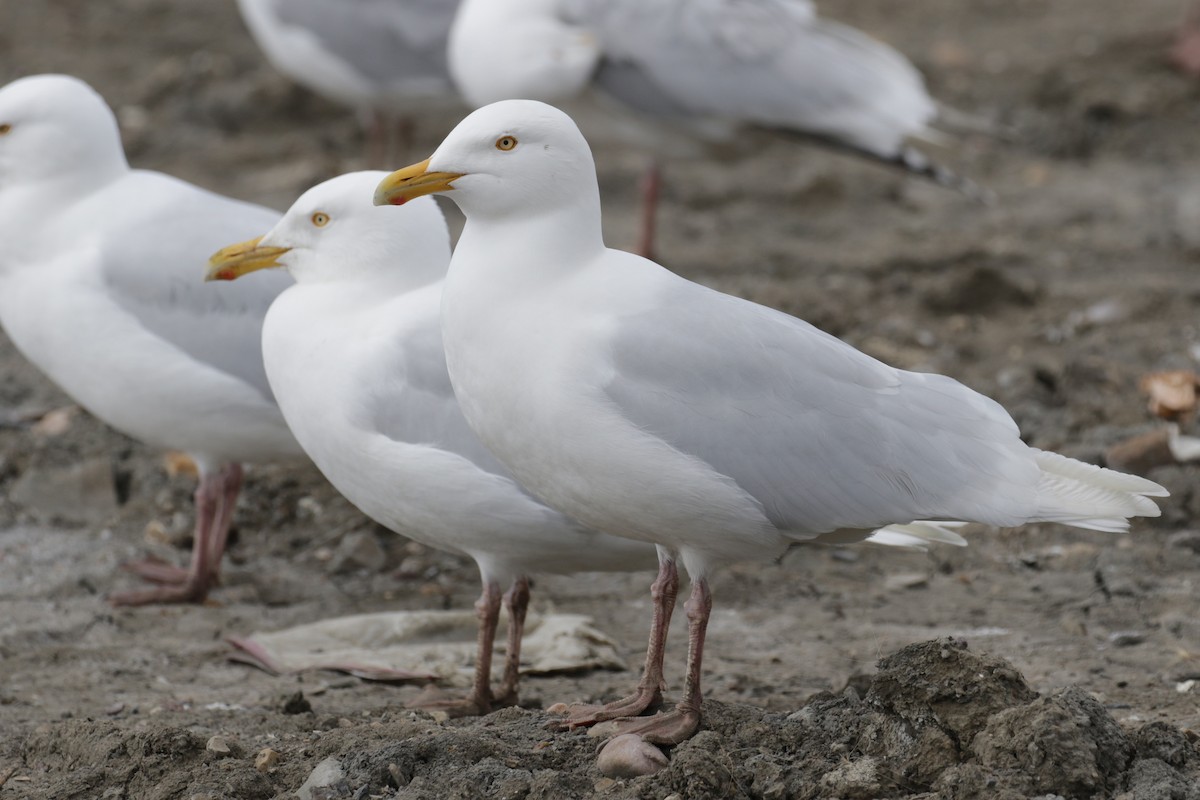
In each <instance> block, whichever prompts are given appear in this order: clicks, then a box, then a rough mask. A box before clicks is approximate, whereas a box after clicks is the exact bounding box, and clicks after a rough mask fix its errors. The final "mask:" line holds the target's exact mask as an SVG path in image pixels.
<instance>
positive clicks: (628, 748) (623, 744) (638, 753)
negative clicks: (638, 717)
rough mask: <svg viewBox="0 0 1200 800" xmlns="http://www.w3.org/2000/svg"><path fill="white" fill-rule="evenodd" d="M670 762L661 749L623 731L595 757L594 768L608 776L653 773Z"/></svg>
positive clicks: (624, 776)
mask: <svg viewBox="0 0 1200 800" xmlns="http://www.w3.org/2000/svg"><path fill="white" fill-rule="evenodd" d="M669 763H670V762H669V761H668V760H667V757H666V756H665V755H663V751H662V750H659V749H658V748H657V747H655V746H654V745H652V744H650V743H649V742H647V741H646V740H645V739H643V738H642V737H640V736H638V735H637V734H636V733H623V734H621V735H620V736H615V737H613V738H612V739H610V740H609V742H608V744H606V745H604V748H603V749H602V750H601V751H600V755H599V756H598V757H597V758H596V768H597V769H598V770H600V774H601V775H606V776H608V777H610V778H636V777H638V776H640V775H653V774H654V773H656V772H658V771H659V770H661V769H664V768H665V767H666V766H667V765H668V764H669Z"/></svg>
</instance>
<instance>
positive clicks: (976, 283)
mask: <svg viewBox="0 0 1200 800" xmlns="http://www.w3.org/2000/svg"><path fill="white" fill-rule="evenodd" d="M1037 294H1038V290H1037V287H1036V286H1035V285H1031V284H1026V283H1025V282H1022V281H1019V280H1017V279H1016V278H1015V277H1013V276H1012V275H1011V273H1009V272H1006V271H1002V270H1001V269H998V268H996V267H992V266H987V265H979V266H975V267H973V268H969V269H961V270H956V271H952V272H950V273H949V274H948V275H947V278H946V279H945V280H944V281H943V282H942V284H941V285H940V286H938V287H936V288H933V289H931V290H930V291H929V292H928V293H927V294H926V295H925V298H924V302H925V306H926V307H927V308H928V309H929V310H930V311H936V312H939V313H943V314H950V313H954V314H963V313H969V314H972V313H973V314H979V313H984V312H988V311H995V310H997V309H1000V308H1004V307H1006V306H1031V305H1033V303H1034V302H1035V300H1036V299H1037Z"/></svg>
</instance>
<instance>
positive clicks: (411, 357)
mask: <svg viewBox="0 0 1200 800" xmlns="http://www.w3.org/2000/svg"><path fill="white" fill-rule="evenodd" d="M373 352H374V354H375V357H374V358H373V359H372V360H371V362H370V364H369V365H364V369H367V370H369V373H368V374H366V375H363V376H361V377H360V378H359V379H358V380H356V381H355V385H356V386H361V387H362V391H363V395H362V397H361V398H359V409H360V413H362V414H364V417H363V419H362V421H361V424H362V425H363V427H365V428H366V429H368V430H375V431H378V432H379V433H381V434H383V435H384V436H387V437H388V438H389V439H392V440H394V441H398V442H406V443H409V444H427V445H432V446H435V447H437V448H439V449H442V450H447V451H449V452H452V453H457V454H458V455H460V456H462V457H463V458H466V459H467V460H469V461H470V462H471V463H473V464H475V466H477V467H479V468H480V469H482V470H485V471H487V472H491V473H493V474H496V475H502V476H504V477H508V478H511V475H510V473H509V472H508V470H507V469H505V468H504V466H503V465H501V463H500V462H499V461H498V460H497V459H496V457H495V456H493V455H492V453H491V451H489V450H488V449H487V447H485V446H484V444H483V443H482V442H481V441H479V437H477V436H476V435H475V433H474V431H472V430H471V427H470V426H469V425H468V424H467V420H466V417H464V416H463V413H462V410H461V409H460V408H459V405H458V400H457V399H456V398H455V396H454V388H453V387H452V386H451V384H450V373H449V372H448V371H447V369H446V355H445V350H444V349H443V347H442V331H441V326H440V325H439V324H438V323H437V309H436V308H434V309H433V310H432V312H431V319H430V324H418V325H415V326H413V328H412V329H410V331H409V332H407V333H405V334H404V335H403V336H398V337H395V338H394V339H392V340H390V341H388V342H386V343H385V344H384V346H383V347H380V348H376V349H375V350H374V351H373Z"/></svg>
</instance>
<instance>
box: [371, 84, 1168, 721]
mask: <svg viewBox="0 0 1200 800" xmlns="http://www.w3.org/2000/svg"><path fill="white" fill-rule="evenodd" d="M431 191H447V196H448V197H450V198H451V199H452V200H454V201H455V202H456V203H457V204H458V205H459V207H460V208H461V209H462V210H463V212H464V213H465V214H466V217H467V222H466V227H465V228H464V230H463V235H462V238H461V239H460V241H459V244H458V247H457V249H456V251H455V254H454V258H453V260H452V262H451V267H450V273H449V277H448V278H447V282H446V290H445V295H444V300H443V323H442V324H443V336H444V340H445V347H446V356H447V362H448V364H449V369H450V377H451V380H452V382H453V384H454V390H455V392H456V393H457V395H458V398H459V402H460V404H461V405H462V408H463V411H464V413H465V415H466V418H467V421H468V422H469V423H470V424H471V426H472V428H474V429H475V431H476V432H477V433H478V434H479V436H480V438H481V439H482V440H483V441H484V443H485V444H487V445H488V447H489V448H490V449H491V450H492V451H493V452H494V453H495V454H496V455H497V456H498V457H499V458H500V459H501V460H502V461H503V462H504V463H505V464H506V465H507V466H508V467H509V468H510V469H511V470H512V471H513V474H514V475H516V477H517V479H518V480H520V481H521V482H522V483H523V484H524V485H525V486H527V487H528V488H529V489H531V490H532V491H533V492H534V493H535V494H536V495H537V496H539V497H540V498H542V499H543V500H545V501H546V502H547V503H548V504H550V505H551V506H553V507H555V508H558V509H560V510H562V511H564V512H565V513H567V514H569V515H571V516H572V517H574V518H576V519H578V520H580V521H582V522H584V523H586V524H588V525H590V526H592V527H594V528H596V529H598V530H603V531H606V532H609V533H612V534H616V535H621V536H629V537H633V538H638V539H643V540H645V541H649V542H654V543H655V544H657V545H658V546H659V548H660V557H661V558H662V562H663V564H662V571H661V572H660V578H659V580H660V582H661V583H662V584H663V585H669V584H670V582H671V581H672V577H671V573H672V571H673V569H674V563H673V562H674V560H675V559H679V560H682V562H683V564H684V566H685V567H686V568H687V571H688V573H689V574H690V575H691V577H692V580H693V590H692V597H691V599H690V600H689V619H690V622H691V626H692V631H691V633H692V648H693V656H694V657H693V658H692V659H691V660H690V661H691V663H690V664H689V669H688V681H687V688H686V691H685V697H684V700H683V701H682V702H681V703H680V705H679V706H678V708H677V709H676V711H675V712H673V713H672V714H668V715H665V716H663V717H662V718H658V719H656V720H654V721H652V722H644V723H634V724H632V725H630V726H627V727H629V728H631V729H633V730H636V731H638V732H640V733H642V734H643V735H645V736H647V737H648V738H653V740H655V741H661V742H674V741H679V740H680V739H681V738H686V737H687V736H689V735H691V733H692V732H694V730H695V726H696V724H697V721H698V719H699V706H700V691H699V675H700V673H699V660H700V652H701V651H702V648H703V636H704V627H705V625H706V623H707V618H708V609H709V607H710V606H711V597H710V595H709V594H708V588H707V580H706V576H707V574H708V571H709V570H710V569H711V568H712V567H714V566H716V565H718V564H721V563H725V562H729V561H736V560H742V559H747V558H758V559H768V558H773V557H776V556H778V555H779V554H780V553H781V552H782V551H783V550H784V549H786V548H787V547H788V546H789V545H790V544H792V543H793V542H795V541H817V542H819V541H846V540H847V538H855V537H857V538H859V539H862V538H865V537H866V536H867V535H868V531H870V529H872V528H876V527H879V526H882V525H887V524H899V525H904V524H908V523H910V522H912V521H913V520H921V519H936V520H962V521H979V522H986V523H989V524H993V525H1003V526H1010V525H1020V524H1023V523H1027V522H1034V521H1040V520H1050V521H1055V522H1062V523H1066V524H1071V525H1078V526H1081V527H1088V528H1096V529H1101V530H1124V529H1126V528H1127V527H1128V522H1127V518H1128V517H1130V516H1156V515H1157V514H1158V508H1157V506H1156V505H1155V504H1154V503H1153V501H1151V500H1149V499H1148V497H1153V496H1162V495H1164V494H1165V491H1164V490H1163V489H1162V487H1160V486H1158V485H1157V484H1155V483H1153V482H1151V481H1148V480H1145V479H1143V478H1139V477H1135V476H1131V475H1122V474H1119V473H1116V472H1113V471H1111V470H1106V469H1101V468H1098V467H1093V466H1091V465H1087V464H1083V463H1080V462H1078V461H1073V460H1071V459H1068V458H1064V457H1062V456H1058V455H1055V454H1052V453H1046V452H1043V451H1040V450H1037V449H1034V448H1031V447H1029V446H1027V445H1026V444H1025V443H1024V442H1022V441H1021V439H1020V437H1019V435H1018V431H1017V427H1016V425H1015V424H1014V423H1013V421H1012V419H1011V418H1010V417H1009V416H1008V414H1007V413H1005V411H1004V410H1003V409H1002V408H1001V407H1000V406H999V405H998V404H996V403H995V402H993V401H992V400H990V399H988V398H986V397H984V396H982V395H980V394H977V393H976V392H973V391H971V390H970V389H968V388H967V387H965V386H963V385H962V384H960V383H958V382H956V381H954V380H952V379H950V378H947V377H945V376H941V375H930V374H921V373H913V372H906V371H904V370H898V369H894V368H892V367H889V366H887V365H886V364H882V363H880V362H879V361H876V360H875V359H873V358H871V357H869V356H867V355H865V354H863V353H861V352H859V351H857V350H855V349H854V348H852V347H850V346H849V345H847V344H845V343H844V342H841V341H840V340H838V339H836V338H834V337H832V336H829V335H828V334H825V333H823V332H821V331H819V330H817V329H815V328H813V327H812V326H810V325H808V324H807V323H805V322H803V321H801V320H798V319H795V318H793V317H790V316H788V315H786V314H782V313H780V312H777V311H774V310H772V309H769V308H765V307H763V306H759V305H756V304H754V303H751V302H748V301H746V300H742V299H740V298H736V297H731V296H729V295H725V294H721V293H720V292H717V291H714V290H712V289H708V288H705V287H703V286H700V285H698V284H694V283H691V282H689V281H687V280H685V279H683V278H681V277H679V276H677V275H675V274H674V273H672V272H670V271H668V270H666V269H663V268H662V267H660V266H658V265H657V264H654V263H653V262H650V261H648V260H646V259H643V258H640V257H638V256H635V255H631V254H629V253H624V252H621V251H617V250H609V249H607V248H605V246H604V243H603V240H602V238H601V233H600V200H599V191H598V188H597V183H596V174H595V167H594V164H593V162H592V157H591V152H590V150H589V148H588V146H587V142H586V141H584V139H583V137H582V136H581V135H580V133H579V131H578V129H577V128H576V127H575V125H574V124H573V123H572V122H571V120H570V118H568V117H567V116H566V115H565V114H563V113H562V112H560V111H558V110H557V109H554V108H552V107H550V106H546V105H544V104H542V103H537V102H531V101H507V102H501V103H496V104H494V105H491V106H488V107H485V108H483V109H480V110H479V111H476V112H475V113H473V114H472V115H470V116H469V117H467V118H466V119H465V120H464V121H463V122H462V123H460V124H459V126H458V127H457V128H455V130H454V131H453V132H451V134H450V135H449V136H448V137H447V138H446V140H445V141H444V142H443V143H442V145H441V146H440V147H439V148H438V149H437V151H436V152H435V153H434V155H433V156H432V157H431V158H430V159H429V160H428V161H427V162H423V163H422V164H419V165H414V166H413V167H410V168H408V169H406V170H401V171H399V172H396V173H394V174H393V175H392V176H390V177H389V178H388V179H387V180H386V181H384V182H383V183H382V184H381V185H380V187H379V189H378V191H377V195H376V202H405V201H406V200H408V199H411V198H412V197H416V196H419V195H421V194H427V193H429V192H431ZM855 531H857V532H858V533H857V534H855V533H854V532H855ZM662 611H669V609H666V608H663V609H662ZM660 616H661V613H660ZM667 617H668V618H669V614H668V615H667ZM660 623H661V620H660V619H659V618H658V617H656V623H655V630H657V629H658V628H659V627H660ZM651 645H652V647H651V650H652V655H653V651H654V649H655V647H656V643H655V642H654V641H653V637H652V643H651ZM657 646H658V647H659V648H660V651H661V642H659V643H658V645H657ZM660 655H661V652H660ZM653 661H654V658H649V659H648V661H647V663H648V671H647V675H646V676H644V677H643V682H642V684H641V685H640V686H639V692H638V695H636V696H635V697H632V698H629V699H627V700H624V701H620V702H619V703H617V704H615V705H614V706H611V707H609V708H606V709H599V710H597V709H585V710H583V711H580V712H578V713H576V714H574V715H572V716H571V717H570V718H569V719H568V722H567V724H569V725H575V724H589V723H591V722H595V721H597V720H599V719H604V718H607V717H610V716H613V715H614V713H638V712H639V711H641V710H644V709H645V708H646V707H647V705H648V704H649V703H650V702H652V701H653V699H654V698H655V697H656V696H657V685H658V683H659V682H661V667H658V668H657V672H656V673H655V672H654V668H653Z"/></svg>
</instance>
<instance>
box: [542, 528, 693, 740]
mask: <svg viewBox="0 0 1200 800" xmlns="http://www.w3.org/2000/svg"><path fill="white" fill-rule="evenodd" d="M678 594H679V568H678V567H677V566H676V565H675V558H674V556H671V555H669V554H668V553H666V552H665V551H664V550H662V549H661V548H660V549H659V551H658V577H657V578H656V579H655V580H654V583H653V585H651V587H650V596H651V598H652V599H653V601H654V618H653V620H652V622H651V624H650V644H649V645H648V646H647V648H646V667H645V669H644V670H643V671H642V679H641V680H640V681H638V686H637V691H636V692H634V693H633V694H631V695H630V696H629V697H625V698H622V699H620V700H617V701H615V702H612V703H608V704H607V705H599V706H596V705H573V706H563V705H562V704H559V705H557V706H551V707H550V708H549V709H547V710H548V711H550V712H551V713H560V712H565V713H566V715H567V716H566V718H565V719H562V720H554V721H553V722H552V723H551V724H550V726H549V727H552V728H555V729H557V730H573V729H575V728H580V727H584V726H587V725H595V724H596V723H598V722H604V721H605V720H610V719H620V718H622V717H632V716H636V715H638V714H644V713H645V712H646V711H649V710H650V709H652V708H655V707H657V706H658V705H660V704H661V703H662V693H663V689H665V688H666V686H667V685H666V681H665V680H664V679H663V656H664V655H665V653H666V649H667V630H668V628H670V625H671V613H672V612H673V611H674V610H675V597H676V596H677V595H678Z"/></svg>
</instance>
